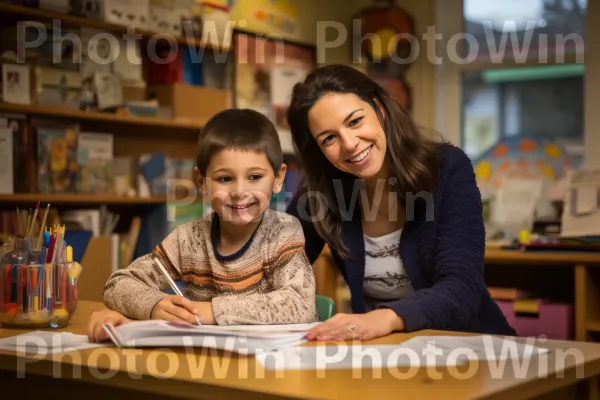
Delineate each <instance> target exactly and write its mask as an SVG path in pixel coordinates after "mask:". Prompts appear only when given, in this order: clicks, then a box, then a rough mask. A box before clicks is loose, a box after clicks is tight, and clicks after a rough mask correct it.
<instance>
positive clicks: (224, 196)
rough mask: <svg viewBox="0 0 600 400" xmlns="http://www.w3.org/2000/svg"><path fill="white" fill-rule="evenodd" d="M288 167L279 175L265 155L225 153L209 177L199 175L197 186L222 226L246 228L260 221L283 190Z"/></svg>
mask: <svg viewBox="0 0 600 400" xmlns="http://www.w3.org/2000/svg"><path fill="white" fill-rule="evenodd" d="M285 171H286V166H285V164H283V165H282V166H281V169H280V170H279V171H278V173H277V174H275V173H274V172H273V168H272V167H271V164H269V160H268V159H267V156H266V155H265V154H264V153H259V152H254V151H250V150H236V149H225V150H222V151H220V152H219V153H217V154H215V155H214V156H213V157H212V158H211V160H210V163H209V165H208V168H207V170H206V176H205V177H203V176H201V175H200V173H199V172H198V170H197V168H196V169H195V172H196V183H197V184H198V187H200V189H201V191H202V193H203V195H204V196H206V197H207V198H208V200H209V201H210V205H211V207H212V208H213V209H214V210H215V212H216V213H217V214H219V218H220V219H221V221H223V222H229V223H232V224H234V225H245V224H248V223H250V222H252V221H255V220H257V219H259V217H260V216H261V215H262V213H263V212H264V211H265V210H266V209H267V208H268V207H269V204H270V202H271V196H272V194H273V192H275V193H279V192H280V191H281V189H282V188H283V182H284V178H285Z"/></svg>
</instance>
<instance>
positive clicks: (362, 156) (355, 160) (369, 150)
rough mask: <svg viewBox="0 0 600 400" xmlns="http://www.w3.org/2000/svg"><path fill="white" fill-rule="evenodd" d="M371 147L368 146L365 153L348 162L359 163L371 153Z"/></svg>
mask: <svg viewBox="0 0 600 400" xmlns="http://www.w3.org/2000/svg"><path fill="white" fill-rule="evenodd" d="M371 147H372V146H369V147H368V148H367V149H366V150H365V151H363V152H362V153H360V154H359V155H357V156H356V157H353V158H351V159H350V161H351V162H359V161H360V160H362V159H364V158H365V157H366V156H368V155H369V153H370V152H371Z"/></svg>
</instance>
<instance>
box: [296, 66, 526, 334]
mask: <svg viewBox="0 0 600 400" xmlns="http://www.w3.org/2000/svg"><path fill="white" fill-rule="evenodd" d="M288 123H289V125H290V128H291V132H292V137H293V142H294V146H295V149H296V153H297V155H298V157H299V158H300V164H301V166H302V168H303V172H304V175H305V176H304V180H305V181H304V184H303V188H302V190H300V191H299V193H298V194H297V195H296V197H295V198H294V200H293V201H292V203H291V204H290V207H289V209H288V212H289V213H291V214H293V215H295V216H296V217H298V218H299V219H300V221H301V222H302V225H303V229H304V234H305V236H306V252H307V255H308V257H309V259H310V261H311V262H314V261H315V260H316V258H317V257H318V256H319V254H320V252H321V250H322V249H323V247H324V245H325V244H328V245H329V247H330V249H331V252H332V256H333V259H334V261H335V263H336V265H337V267H338V268H339V269H340V271H341V273H342V275H343V276H344V278H345V280H346V283H347V284H348V286H349V288H350V292H351V296H352V300H351V304H352V311H353V314H337V315H335V316H334V317H333V318H331V319H329V320H328V321H326V322H324V323H322V324H319V325H318V326H317V327H315V328H313V329H312V330H311V331H310V332H309V334H308V338H309V339H325V340H329V339H334V340H345V339H351V338H361V339H363V340H369V339H373V338H376V337H380V336H384V335H387V334H389V333H391V332H392V331H405V332H411V331H415V330H420V329H442V330H455V331H468V332H479V333H492V334H506V335H514V334H515V332H514V330H513V329H512V328H511V327H510V326H509V325H508V323H507V322H506V319H505V318H504V315H503V314H502V312H501V311H500V309H499V308H498V307H497V305H496V304H495V302H494V301H493V300H492V298H491V297H490V295H489V293H488V291H487V289H486V285H485V282H484V248H485V230H484V224H483V217H482V202H481V195H480V193H479V190H478V188H477V185H476V182H475V176H474V173H473V168H472V165H471V161H470V160H469V158H468V157H467V156H466V155H465V154H464V152H463V151H462V150H460V149H459V148H457V147H454V146H452V145H450V144H445V143H437V142H434V141H432V140H429V139H427V138H425V137H424V136H421V134H420V133H419V131H418V130H417V128H416V127H415V125H414V123H413V122H412V121H411V118H410V117H409V115H408V114H407V113H406V111H405V110H404V109H402V108H401V107H400V106H399V105H398V103H397V102H396V101H394V100H393V99H392V98H391V97H390V95H389V94H388V93H386V92H385V91H384V90H383V89H381V88H380V87H379V86H378V85H377V84H376V83H375V82H374V81H373V80H371V79H370V78H368V77H367V76H366V75H364V74H362V73H361V72H359V71H357V70H355V69H353V68H351V67H346V66H341V65H332V66H326V67H322V68H319V69H317V70H315V71H313V72H312V73H311V74H309V76H308V77H307V78H306V80H305V81H304V82H303V83H299V84H297V85H296V86H295V87H294V90H293V93H292V100H291V104H290V108H289V110H288Z"/></svg>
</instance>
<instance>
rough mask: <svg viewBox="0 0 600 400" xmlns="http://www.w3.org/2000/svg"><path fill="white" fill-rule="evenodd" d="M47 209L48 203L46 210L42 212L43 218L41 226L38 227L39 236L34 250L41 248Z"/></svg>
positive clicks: (48, 208) (48, 207)
mask: <svg viewBox="0 0 600 400" xmlns="http://www.w3.org/2000/svg"><path fill="white" fill-rule="evenodd" d="M48 210H50V203H48V206H47V207H46V212H45V213H44V219H43V220H42V226H41V227H40V236H39V237H38V240H37V245H36V246H35V248H36V250H40V249H41V248H42V236H43V234H44V230H45V229H46V227H45V225H46V220H47V219H48Z"/></svg>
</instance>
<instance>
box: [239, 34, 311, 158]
mask: <svg viewBox="0 0 600 400" xmlns="http://www.w3.org/2000/svg"><path fill="white" fill-rule="evenodd" d="M234 47H235V58H236V59H235V68H234V69H235V72H234V85H233V91H234V93H233V101H234V106H235V107H237V108H250V109H253V110H257V111H259V112H261V113H263V114H265V115H266V116H267V117H268V118H269V119H270V120H271V121H273V123H274V124H275V126H276V128H277V131H278V133H279V137H280V140H281V146H282V148H283V151H284V152H285V153H288V154H292V153H293V152H294V150H293V147H292V140H291V135H290V130H289V127H288V125H287V119H286V113H287V109H288V106H289V102H290V98H291V94H292V89H293V87H294V85H295V84H296V83H297V82H301V81H302V80H304V78H305V76H306V75H307V74H308V73H309V72H310V71H311V70H313V69H314V67H315V63H316V55H315V49H314V47H312V46H307V45H300V44H294V43H290V42H283V41H274V40H270V39H267V38H264V37H261V36H258V35H252V34H248V33H242V32H236V34H235V35H234Z"/></svg>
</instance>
